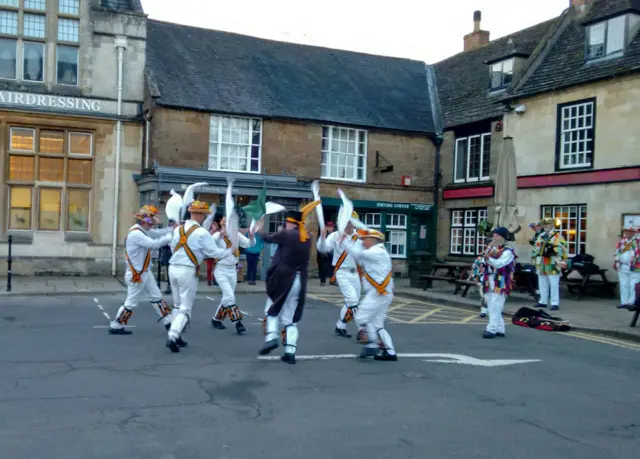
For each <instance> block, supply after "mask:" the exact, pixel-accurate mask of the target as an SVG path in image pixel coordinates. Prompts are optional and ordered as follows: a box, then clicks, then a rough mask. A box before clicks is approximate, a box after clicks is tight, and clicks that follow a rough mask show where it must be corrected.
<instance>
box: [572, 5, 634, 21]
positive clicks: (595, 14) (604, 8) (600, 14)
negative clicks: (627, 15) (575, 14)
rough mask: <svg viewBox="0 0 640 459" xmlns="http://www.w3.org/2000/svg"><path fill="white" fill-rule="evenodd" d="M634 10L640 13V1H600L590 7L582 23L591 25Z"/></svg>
mask: <svg viewBox="0 0 640 459" xmlns="http://www.w3.org/2000/svg"><path fill="white" fill-rule="evenodd" d="M633 10H635V11H640V0H605V1H602V0H598V1H594V2H593V3H592V4H591V5H590V7H589V9H588V10H587V12H586V14H585V15H584V17H583V18H582V20H581V22H582V23H589V22H593V21H597V20H598V19H600V18H605V17H608V16H614V15H616V14H619V13H623V12H626V11H633Z"/></svg>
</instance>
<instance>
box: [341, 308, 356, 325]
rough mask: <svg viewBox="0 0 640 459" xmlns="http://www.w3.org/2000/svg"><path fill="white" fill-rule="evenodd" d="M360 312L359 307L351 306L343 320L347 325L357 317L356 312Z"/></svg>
mask: <svg viewBox="0 0 640 459" xmlns="http://www.w3.org/2000/svg"><path fill="white" fill-rule="evenodd" d="M357 310H358V306H349V307H347V311H346V312H345V313H344V319H343V320H342V321H343V322H344V323H345V324H348V323H351V322H353V318H354V316H355V313H356V311H357Z"/></svg>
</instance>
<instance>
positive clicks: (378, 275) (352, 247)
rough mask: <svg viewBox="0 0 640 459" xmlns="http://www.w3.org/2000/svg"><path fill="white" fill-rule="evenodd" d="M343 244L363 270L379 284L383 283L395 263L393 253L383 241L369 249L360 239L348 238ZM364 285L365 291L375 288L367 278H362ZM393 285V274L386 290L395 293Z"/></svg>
mask: <svg viewBox="0 0 640 459" xmlns="http://www.w3.org/2000/svg"><path fill="white" fill-rule="evenodd" d="M343 245H344V246H345V249H346V250H347V252H348V253H349V255H350V256H353V257H354V258H355V260H356V261H357V262H358V264H359V265H360V267H361V268H362V270H363V271H364V272H365V273H367V274H368V275H369V276H370V277H371V278H372V279H373V280H374V281H376V282H377V283H378V284H382V283H383V282H384V280H385V279H386V278H387V276H388V275H389V273H390V272H392V269H393V265H392V263H391V255H389V252H387V249H386V248H385V247H384V244H383V243H380V244H376V245H374V246H372V247H371V248H369V249H365V248H364V246H363V245H362V241H360V240H358V241H355V242H354V241H352V240H351V239H349V238H347V239H345V242H344V244H343ZM347 258H349V257H347ZM362 285H363V288H364V291H365V293H367V292H369V291H370V290H372V289H375V287H374V286H373V285H372V284H371V282H369V281H368V280H367V279H366V278H364V279H362ZM393 285H394V283H393V274H392V275H391V280H390V281H389V285H387V288H386V289H385V290H386V291H387V292H389V293H393Z"/></svg>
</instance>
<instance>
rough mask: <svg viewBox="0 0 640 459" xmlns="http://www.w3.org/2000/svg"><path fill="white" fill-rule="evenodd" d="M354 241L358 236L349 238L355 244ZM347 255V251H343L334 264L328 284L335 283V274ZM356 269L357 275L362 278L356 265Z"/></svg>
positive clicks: (360, 270)
mask: <svg viewBox="0 0 640 459" xmlns="http://www.w3.org/2000/svg"><path fill="white" fill-rule="evenodd" d="M356 239H358V235H357V234H354V235H353V236H352V237H351V240H352V241H354V242H355V241H356ZM347 255H349V254H348V253H347V250H346V249H345V250H344V251H343V252H342V255H340V257H339V258H338V261H337V262H336V266H335V268H334V269H333V276H331V279H330V280H329V281H330V282H335V281H336V274H337V272H338V270H339V269H340V266H342V263H344V260H346V258H347ZM356 268H357V269H358V275H359V276H360V277H362V269H361V268H360V266H359V265H358V264H356Z"/></svg>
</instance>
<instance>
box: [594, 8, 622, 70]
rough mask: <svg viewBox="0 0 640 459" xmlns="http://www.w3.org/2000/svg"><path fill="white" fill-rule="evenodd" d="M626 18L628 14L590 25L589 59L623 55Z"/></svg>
mask: <svg viewBox="0 0 640 459" xmlns="http://www.w3.org/2000/svg"><path fill="white" fill-rule="evenodd" d="M626 19H627V16H626V15H623V16H618V17H615V18H611V19H609V20H607V21H603V22H599V23H597V24H594V25H592V26H590V27H589V33H588V34H587V40H588V45H587V59H599V58H602V57H607V56H621V55H622V53H623V51H624V42H625V26H626Z"/></svg>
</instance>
